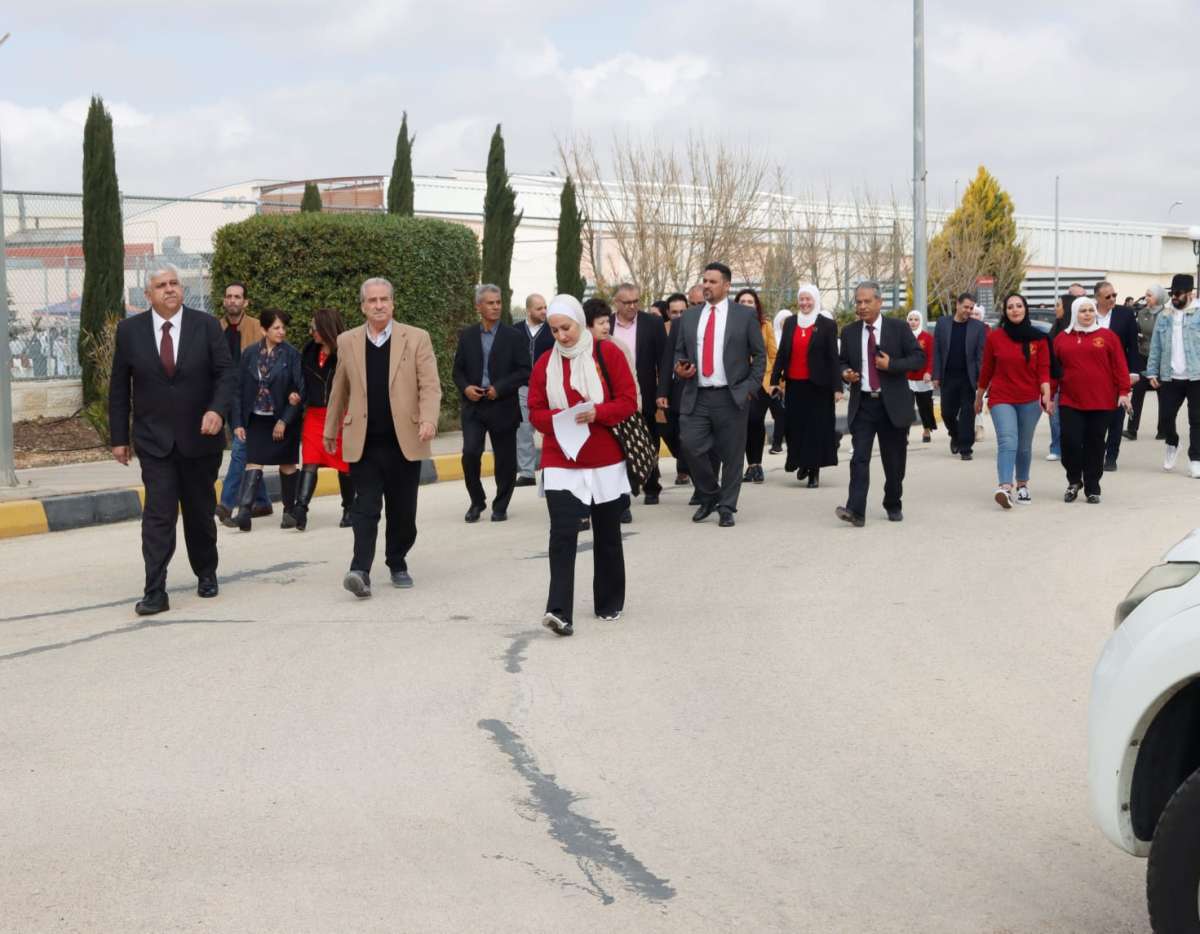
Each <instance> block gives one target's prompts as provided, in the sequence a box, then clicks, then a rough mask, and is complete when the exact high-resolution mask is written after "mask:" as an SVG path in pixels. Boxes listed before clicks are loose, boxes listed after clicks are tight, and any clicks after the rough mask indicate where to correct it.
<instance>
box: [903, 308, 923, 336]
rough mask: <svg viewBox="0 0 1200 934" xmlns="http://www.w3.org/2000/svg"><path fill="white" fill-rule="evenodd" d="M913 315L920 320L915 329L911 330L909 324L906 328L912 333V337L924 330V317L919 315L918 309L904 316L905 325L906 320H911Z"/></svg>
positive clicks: (919, 310) (911, 327)
mask: <svg viewBox="0 0 1200 934" xmlns="http://www.w3.org/2000/svg"><path fill="white" fill-rule="evenodd" d="M913 315H916V316H917V317H918V318H920V319H921V323H920V324H918V325H917V326H916V328H915V329H914V328H913V326H912V325H911V324H909V325H908V328H909V330H910V331H912V332H913V334H914V335H919V334H920V333H921V332H922V331H924V330H925V315H923V314H922V313H921V309H920V308H914V309H912V310H911V311H910V312H909V313H908V314H906V315H905V316H904V322H905V324H908V319H909V318H911V317H912V316H913Z"/></svg>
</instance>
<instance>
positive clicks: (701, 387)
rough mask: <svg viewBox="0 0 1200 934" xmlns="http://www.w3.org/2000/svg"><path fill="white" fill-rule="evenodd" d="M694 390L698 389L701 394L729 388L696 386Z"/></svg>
mask: <svg viewBox="0 0 1200 934" xmlns="http://www.w3.org/2000/svg"><path fill="white" fill-rule="evenodd" d="M696 388H697V389H699V390H700V391H701V392H717V391H718V390H721V389H728V388H729V387H728V386H697V387H696Z"/></svg>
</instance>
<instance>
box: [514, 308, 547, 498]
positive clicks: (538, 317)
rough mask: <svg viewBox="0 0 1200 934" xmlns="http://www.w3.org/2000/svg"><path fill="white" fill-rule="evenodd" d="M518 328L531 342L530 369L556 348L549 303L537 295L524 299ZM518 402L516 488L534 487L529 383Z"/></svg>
mask: <svg viewBox="0 0 1200 934" xmlns="http://www.w3.org/2000/svg"><path fill="white" fill-rule="evenodd" d="M516 327H517V330H518V331H520V332H521V334H522V336H523V337H524V338H525V340H527V341H528V342H529V362H530V364H531V365H532V364H534V363H537V361H538V357H540V356H541V355H542V354H544V353H545V352H546V351H547V350H550V349H551V348H552V347H553V346H554V335H553V334H551V333H550V328H548V327H547V326H546V299H545V298H544V297H542V296H541V295H539V294H538V293H537V292H534V293H533V294H532V295H530V296H529V297H528V298H527V299H525V320H524V321H522V322H521V323H520V324H518V325H517V326H516ZM517 399H518V400H519V401H520V403H521V427H519V428H518V429H517V486H535V485H536V484H537V477H536V476H535V474H536V473H537V465H538V458H537V447H536V446H535V445H534V443H533V424H532V423H531V422H530V421H529V384H528V383H526V384H525V385H524V386H522V387H521V388H520V389H519V390H517Z"/></svg>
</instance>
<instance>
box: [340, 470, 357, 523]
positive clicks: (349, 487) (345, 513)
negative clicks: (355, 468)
mask: <svg viewBox="0 0 1200 934" xmlns="http://www.w3.org/2000/svg"><path fill="white" fill-rule="evenodd" d="M338 489H339V490H341V492H342V521H341V522H339V523H338V528H340V529H348V528H350V527H351V526H352V525H353V524H354V523H353V522H351V521H350V507H351V506H353V505H354V481H353V480H351V479H350V474H348V473H340V472H339V473H338Z"/></svg>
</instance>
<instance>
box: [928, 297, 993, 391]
mask: <svg viewBox="0 0 1200 934" xmlns="http://www.w3.org/2000/svg"><path fill="white" fill-rule="evenodd" d="M952 327H954V315H952V314H950V315H942V316H941V317H940V318H938V319H937V324H935V325H934V326H933V378H934V379H936V380H941V379H943V378H944V376H943V374H944V373H945V372H946V362H947V361H948V360H949V359H950V329H951V328H952ZM987 336H988V326H987V325H986V324H984V323H983V322H982V321H978V320H976V319H975V318H968V319H967V381H968V382H969V383H970V384H971V385H972V386H978V385H979V371H980V370H981V369H982V368H983V345H984V344H986V343H987Z"/></svg>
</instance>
